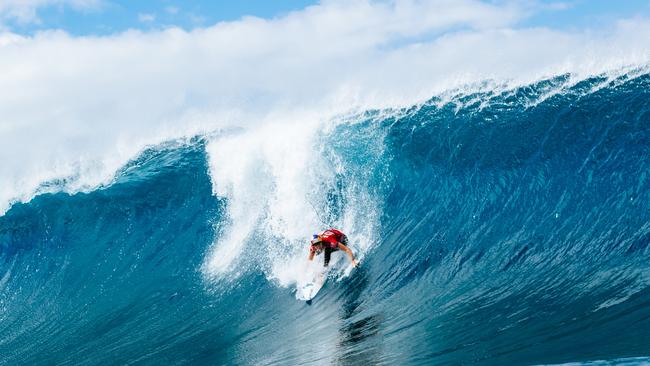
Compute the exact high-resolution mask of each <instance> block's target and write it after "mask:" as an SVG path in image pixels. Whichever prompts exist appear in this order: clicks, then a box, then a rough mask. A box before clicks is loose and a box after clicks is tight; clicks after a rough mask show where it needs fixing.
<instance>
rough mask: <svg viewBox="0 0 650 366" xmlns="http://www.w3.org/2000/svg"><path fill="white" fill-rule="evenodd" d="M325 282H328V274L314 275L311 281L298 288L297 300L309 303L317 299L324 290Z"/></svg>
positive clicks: (319, 273) (317, 273)
mask: <svg viewBox="0 0 650 366" xmlns="http://www.w3.org/2000/svg"><path fill="white" fill-rule="evenodd" d="M325 281H327V272H316V273H314V275H313V276H312V277H311V278H310V279H309V280H307V281H306V282H304V283H302V284H300V285H299V286H298V287H297V288H296V299H298V300H302V301H307V302H309V301H311V300H312V299H313V298H314V297H316V294H318V291H320V289H321V288H323V285H324V284H325Z"/></svg>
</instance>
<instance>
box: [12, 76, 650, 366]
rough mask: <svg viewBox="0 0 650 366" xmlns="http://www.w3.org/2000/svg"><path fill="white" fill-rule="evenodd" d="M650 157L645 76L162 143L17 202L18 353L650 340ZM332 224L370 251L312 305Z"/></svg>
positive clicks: (480, 353)
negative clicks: (84, 182)
mask: <svg viewBox="0 0 650 366" xmlns="http://www.w3.org/2000/svg"><path fill="white" fill-rule="evenodd" d="M649 157H650V74H648V73H647V71H645V69H641V70H631V71H627V72H625V73H622V74H620V73H618V74H616V75H614V76H607V75H602V76H596V77H591V78H588V79H578V80H576V79H575V78H573V77H572V76H571V75H561V76H557V77H554V78H550V79H547V80H543V81H539V82H536V83H534V84H531V85H527V86H523V87H517V88H508V87H504V86H500V85H495V84H494V83H485V84H483V85H478V86H474V87H472V88H468V89H466V90H457V91H450V92H447V93H445V94H443V95H439V96H436V97H434V98H432V99H431V100H429V101H427V102H426V103H423V104H419V105H416V106H413V107H411V108H407V109H398V110H382V111H366V112H363V113H360V114H354V115H349V116H341V117H339V118H336V119H335V120H334V121H326V122H320V123H301V121H297V122H296V123H295V124H289V125H287V124H283V125H282V127H278V126H273V125H269V126H262V127H257V128H254V129H249V130H232V131H226V132H221V133H217V134H214V135H210V136H197V137H195V138H192V139H184V140H177V141H170V142H167V143H164V144H161V145H156V146H152V147H150V148H149V149H147V150H145V151H144V152H142V153H141V154H140V155H139V156H138V157H137V158H136V159H134V160H133V161H131V162H130V163H129V164H127V165H126V166H124V167H123V168H122V169H120V171H118V172H117V174H116V175H115V178H114V179H113V181H112V182H111V183H110V184H107V185H104V186H101V187H99V188H97V189H94V190H91V191H89V192H85V193H84V192H82V193H62V192H58V193H57V189H56V188H52V189H49V190H50V191H52V192H51V193H44V194H41V195H38V196H37V197H35V198H34V199H32V200H31V201H29V202H27V203H15V204H14V205H13V206H12V207H11V209H10V210H8V211H7V212H6V214H5V215H3V216H2V217H0V270H1V272H0V289H1V292H0V307H1V310H2V311H1V312H0V363H1V364H7V365H10V364H11V365H14V364H30V365H31V364H74V365H83V364H89V365H90V364H92V365H94V364H188V363H197V364H205V363H211V364H226V363H232V364H322V363H334V364H396V363H397V364H424V363H427V364H430V363H433V364H459V363H482V364H534V363H561V362H570V361H586V360H597V359H606V360H617V359H623V360H629V357H639V356H648V350H649V349H650V307H649V306H648V304H649V303H650V275H648V274H649V273H650V264H649V261H648V260H649V259H650V249H648V244H649V243H650V211H649V210H648V202H650V181H649V180H648V172H650V158H649ZM55 186H56V184H55ZM328 226H335V227H338V228H340V229H342V230H343V231H345V232H346V233H347V234H348V235H349V237H350V239H351V247H352V248H353V250H354V251H355V252H356V253H357V254H358V255H359V256H360V257H361V258H362V266H361V267H360V268H359V269H358V270H355V271H354V272H352V273H350V269H349V267H347V266H346V262H345V258H343V257H342V256H341V255H339V253H335V258H334V260H335V261H337V263H336V264H335V268H336V270H335V271H333V273H332V274H331V277H332V279H331V280H330V281H328V283H327V284H326V286H325V288H324V289H323V290H322V292H321V293H320V294H319V295H318V297H317V298H316V300H315V301H314V302H313V304H312V305H311V306H307V305H305V303H303V302H299V301H296V300H295V297H294V295H293V291H294V284H295V282H296V281H297V280H298V279H299V277H300V275H301V272H302V271H303V269H304V265H305V262H306V260H305V258H306V255H307V248H306V240H307V239H308V238H309V236H310V234H311V233H312V232H315V231H317V230H320V229H323V228H326V227H328ZM633 360H637V361H638V360H643V359H637V358H634V359H633ZM613 362H617V361H613Z"/></svg>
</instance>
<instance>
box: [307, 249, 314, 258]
mask: <svg viewBox="0 0 650 366" xmlns="http://www.w3.org/2000/svg"><path fill="white" fill-rule="evenodd" d="M307 259H309V260H312V259H314V251H313V250H310V251H309V258H307Z"/></svg>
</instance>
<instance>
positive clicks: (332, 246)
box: [309, 229, 359, 267]
mask: <svg viewBox="0 0 650 366" xmlns="http://www.w3.org/2000/svg"><path fill="white" fill-rule="evenodd" d="M347 243H348V237H347V236H345V234H343V233H342V232H340V231H339V230H336V229H328V230H325V231H323V232H322V233H320V234H314V237H313V239H312V241H311V244H310V246H309V260H312V259H314V255H318V254H320V253H321V252H323V251H324V252H325V260H324V262H323V266H324V267H327V265H328V264H329V263H330V256H331V255H332V252H336V251H337V250H339V249H340V250H342V251H344V252H346V253H347V254H348V257H350V261H351V262H352V265H353V266H355V267H356V266H357V265H359V261H357V260H356V259H354V254H352V251H351V250H350V248H348V247H347V246H346V244H347Z"/></svg>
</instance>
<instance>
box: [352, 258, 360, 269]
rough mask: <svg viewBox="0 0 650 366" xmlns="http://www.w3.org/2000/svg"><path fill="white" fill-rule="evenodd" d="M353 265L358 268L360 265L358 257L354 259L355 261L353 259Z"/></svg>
mask: <svg viewBox="0 0 650 366" xmlns="http://www.w3.org/2000/svg"><path fill="white" fill-rule="evenodd" d="M352 267H355V268H356V267H359V261H358V260H356V259H355V260H353V261H352Z"/></svg>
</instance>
